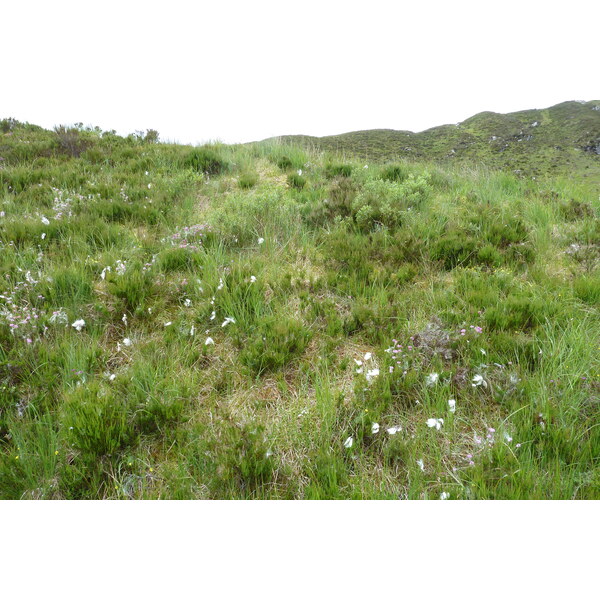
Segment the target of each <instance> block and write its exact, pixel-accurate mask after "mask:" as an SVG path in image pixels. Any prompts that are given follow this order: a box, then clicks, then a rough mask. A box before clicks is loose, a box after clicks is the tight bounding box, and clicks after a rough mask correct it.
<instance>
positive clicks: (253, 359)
mask: <svg viewBox="0 0 600 600" xmlns="http://www.w3.org/2000/svg"><path fill="white" fill-rule="evenodd" d="M311 337H312V335H311V332H310V330H309V329H307V328H306V327H305V326H304V325H303V324H302V323H301V322H300V321H298V320H296V319H292V318H281V317H279V316H272V317H267V318H264V319H263V320H262V322H260V323H258V324H257V327H256V331H255V333H254V334H253V335H252V336H251V337H250V338H249V339H248V340H247V341H246V343H245V345H244V348H243V349H242V351H241V352H240V360H241V362H242V364H244V365H246V366H247V367H249V368H250V369H251V370H252V371H253V372H254V373H255V374H256V375H261V374H262V373H264V372H266V371H275V370H277V369H281V368H282V367H284V366H286V365H288V364H289V363H290V362H292V361H293V360H294V359H296V358H298V356H300V355H301V354H302V353H303V352H304V350H305V348H306V346H307V345H308V342H309V341H310V339H311Z"/></svg>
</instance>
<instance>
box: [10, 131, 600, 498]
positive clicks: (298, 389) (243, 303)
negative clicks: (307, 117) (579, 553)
mask: <svg viewBox="0 0 600 600" xmlns="http://www.w3.org/2000/svg"><path fill="white" fill-rule="evenodd" d="M7 129H8V128H7ZM67 133H68V132H67ZM61 136H62V137H61ZM2 148H3V150H2V154H3V158H4V159H5V160H4V161H3V163H2V165H3V166H2V168H1V169H0V215H1V216H0V294H1V296H0V496H1V497H3V498H322V499H323V498H434V499H438V498H440V497H448V498H451V499H461V498H463V499H467V498H598V497H600V493H599V486H600V469H599V465H598V456H599V454H600V427H598V424H599V420H598V414H599V411H598V407H599V405H598V401H599V390H600V365H599V364H598V356H599V352H598V350H599V340H600V321H599V320H598V306H599V303H600V278H599V275H598V261H599V257H600V227H599V225H598V223H599V221H598V208H599V207H598V200H597V198H598V196H597V193H596V194H590V193H589V192H588V191H586V189H583V188H579V187H578V186H577V184H576V183H575V182H573V181H569V180H547V181H529V182H528V181H524V180H518V179H516V178H514V177H512V176H510V175H507V174H504V173H502V172H491V171H485V170H476V171H469V172H467V171H460V170H441V169H439V168H436V167H434V166H431V165H429V166H428V165H426V164H408V163H398V164H395V165H389V164H387V165H386V164H382V165H377V164H369V165H368V166H367V167H365V165H364V163H362V162H361V163H354V162H344V163H340V162H339V160H336V159H335V157H333V156H327V155H321V154H315V153H309V152H307V151H305V150H301V149H299V148H293V147H286V146H280V145H275V144H272V145H265V144H262V145H260V144H259V145H251V146H245V147H223V146H218V145H215V146H210V147H205V148H202V149H193V148H190V147H178V146H171V145H162V144H154V143H150V142H149V141H148V140H146V141H144V140H143V139H142V138H138V139H134V138H129V139H123V138H119V137H117V136H114V135H111V134H102V133H101V132H98V131H75V132H71V137H68V136H67V134H66V133H65V132H64V131H63V132H59V133H58V134H55V133H53V132H45V131H43V130H39V129H36V128H31V127H23V126H14V127H12V129H11V130H9V131H8V132H7V133H5V134H4V135H3V136H2ZM588 189H589V188H588ZM359 363H360V364H359Z"/></svg>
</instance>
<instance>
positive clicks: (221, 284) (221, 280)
mask: <svg viewBox="0 0 600 600" xmlns="http://www.w3.org/2000/svg"><path fill="white" fill-rule="evenodd" d="M224 285H225V284H224V283H223V279H222V278H221V277H219V285H218V286H217V291H219V290H222V289H223V286H224Z"/></svg>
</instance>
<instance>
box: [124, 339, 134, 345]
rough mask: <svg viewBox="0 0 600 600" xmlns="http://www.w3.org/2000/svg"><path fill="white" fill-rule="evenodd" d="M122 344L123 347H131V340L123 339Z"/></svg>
mask: <svg viewBox="0 0 600 600" xmlns="http://www.w3.org/2000/svg"><path fill="white" fill-rule="evenodd" d="M123 344H124V345H125V346H133V342H132V341H131V338H125V339H124V340H123Z"/></svg>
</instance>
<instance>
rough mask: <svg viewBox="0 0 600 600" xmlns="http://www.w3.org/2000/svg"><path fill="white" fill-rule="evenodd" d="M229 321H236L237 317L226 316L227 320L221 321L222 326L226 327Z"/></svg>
mask: <svg viewBox="0 0 600 600" xmlns="http://www.w3.org/2000/svg"><path fill="white" fill-rule="evenodd" d="M229 323H235V319H234V318H233V317H225V320H224V321H223V322H222V323H221V327H225V325H229Z"/></svg>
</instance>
